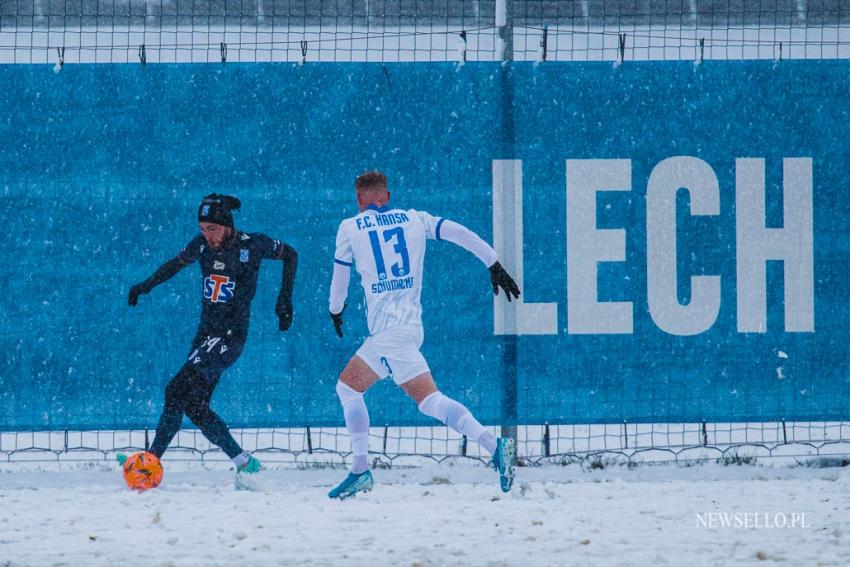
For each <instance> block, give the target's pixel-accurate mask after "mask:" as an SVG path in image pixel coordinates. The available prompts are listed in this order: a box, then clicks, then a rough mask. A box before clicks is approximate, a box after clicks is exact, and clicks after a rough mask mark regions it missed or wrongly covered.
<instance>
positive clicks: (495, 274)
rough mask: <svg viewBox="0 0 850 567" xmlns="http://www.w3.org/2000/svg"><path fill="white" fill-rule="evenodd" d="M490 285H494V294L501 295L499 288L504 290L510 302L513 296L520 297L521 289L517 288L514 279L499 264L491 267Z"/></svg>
mask: <svg viewBox="0 0 850 567" xmlns="http://www.w3.org/2000/svg"><path fill="white" fill-rule="evenodd" d="M490 283H492V284H493V293H494V294H495V295H499V288H502V289H503V290H504V292H505V297H507V298H508V301H510V300H511V295H513V296H514V297H519V287H517V285H516V282H515V281H514V279H513V278H512V277H511V275H510V274H509V273H508V272H506V271H505V269H504V268H503V267H502V265H501V264H500V263H499V262H496V263H495V264H493V265H492V266H490Z"/></svg>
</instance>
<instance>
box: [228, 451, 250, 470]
mask: <svg viewBox="0 0 850 567" xmlns="http://www.w3.org/2000/svg"><path fill="white" fill-rule="evenodd" d="M230 460H231V461H233V464H234V465H236V468H237V469H238V468H239V467H241V466H242V465H244V464H245V463H247V462H248V453H244V452H243V453H239V454H238V455H236V456H235V457H233V458H232V459H230Z"/></svg>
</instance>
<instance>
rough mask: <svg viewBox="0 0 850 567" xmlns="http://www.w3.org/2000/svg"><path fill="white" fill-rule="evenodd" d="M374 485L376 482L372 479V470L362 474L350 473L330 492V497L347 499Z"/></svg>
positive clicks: (367, 490) (370, 488) (368, 489)
mask: <svg viewBox="0 0 850 567" xmlns="http://www.w3.org/2000/svg"><path fill="white" fill-rule="evenodd" d="M373 486H375V483H374V481H373V480H372V471H366V472H362V473H360V474H354V473H348V476H347V477H345V480H343V481H342V482H341V483H339V484H338V485H337V487H336V488H334V489H333V490H331V491H330V492H328V497H329V498H337V499H339V500H345V499H346V498H350V497H352V496H354V495H355V494H357V493H358V492H369V491H370V490H372V487H373Z"/></svg>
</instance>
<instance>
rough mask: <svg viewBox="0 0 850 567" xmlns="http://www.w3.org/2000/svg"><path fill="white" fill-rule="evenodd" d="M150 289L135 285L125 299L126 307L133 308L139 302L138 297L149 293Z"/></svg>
mask: <svg viewBox="0 0 850 567" xmlns="http://www.w3.org/2000/svg"><path fill="white" fill-rule="evenodd" d="M150 291H151V290H150V289H149V288H147V287H146V286H144V285H142V284H136V285H134V286H133V287H131V288H130V295H129V297H127V305H130V306H132V307H134V306H135V305H136V304H137V303H138V302H139V296H140V295H142V294H145V293H150Z"/></svg>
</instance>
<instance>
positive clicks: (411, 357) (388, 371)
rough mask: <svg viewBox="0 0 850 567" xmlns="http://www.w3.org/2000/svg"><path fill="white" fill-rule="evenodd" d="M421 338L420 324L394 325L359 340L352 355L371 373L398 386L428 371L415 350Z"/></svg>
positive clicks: (423, 335)
mask: <svg viewBox="0 0 850 567" xmlns="http://www.w3.org/2000/svg"><path fill="white" fill-rule="evenodd" d="M424 338H425V334H424V333H423V331H422V326H421V325H397V326H395V327H390V328H389V329H384V330H383V331H380V332H378V333H376V334H374V335H372V336H371V337H369V338H368V339H366V340H365V341H363V345H362V346H361V347H360V348H359V349H357V353H356V354H357V356H359V357H360V358H362V359H363V361H364V362H365V363H366V364H368V365H369V368H371V369H372V371H374V372H375V374H377V375H378V376H380V377H381V378H386V377H390V378H392V379H393V382H395V383H396V384H399V385H401V384H404V383H405V382H407V381H409V380H411V379H412V378H416V377H417V376H419V375H420V374H424V373H426V372H430V371H431V369H430V368H428V363H427V362H425V357H424V356H422V353H421V352H419V348H420V347H421V346H422V340H423V339H424Z"/></svg>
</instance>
